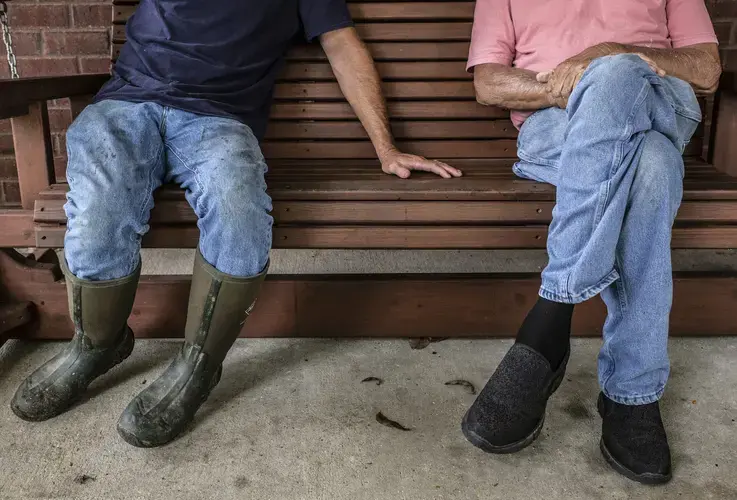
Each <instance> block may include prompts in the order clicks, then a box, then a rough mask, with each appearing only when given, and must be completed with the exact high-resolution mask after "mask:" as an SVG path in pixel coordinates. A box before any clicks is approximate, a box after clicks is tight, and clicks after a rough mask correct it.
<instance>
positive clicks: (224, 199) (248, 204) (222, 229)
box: [199, 182, 273, 276]
mask: <svg viewBox="0 0 737 500" xmlns="http://www.w3.org/2000/svg"><path fill="white" fill-rule="evenodd" d="M206 204H207V214H206V216H205V217H203V218H201V219H200V222H199V226H200V236H201V239H200V251H201V252H202V255H203V256H204V257H205V259H206V260H207V261H208V262H210V263H211V264H212V265H213V266H215V267H216V268H217V269H218V270H219V271H221V272H223V273H226V274H230V275H234V276H254V275H256V274H258V273H260V272H261V271H263V269H264V267H265V266H266V262H267V261H268V258H269V250H270V249H271V227H272V224H273V219H272V217H271V215H270V212H271V198H270V197H269V195H268V194H267V193H266V186H265V184H263V185H262V184H260V183H248V182H245V183H241V182H233V183H230V184H228V185H227V186H225V187H223V188H221V189H220V190H218V192H217V194H214V193H213V194H211V195H209V196H208V200H207V202H206Z"/></svg>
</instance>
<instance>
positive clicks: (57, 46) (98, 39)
mask: <svg viewBox="0 0 737 500" xmlns="http://www.w3.org/2000/svg"><path fill="white" fill-rule="evenodd" d="M43 40H44V53H45V54H48V55H52V56H63V55H69V56H72V55H75V56H83V55H84V56H86V55H98V54H99V55H105V54H107V53H108V52H109V50H110V48H109V47H110V41H109V37H108V32H107V31H93V32H81V33H79V32H68V31H64V32H48V31H47V32H45V33H44V35H43Z"/></svg>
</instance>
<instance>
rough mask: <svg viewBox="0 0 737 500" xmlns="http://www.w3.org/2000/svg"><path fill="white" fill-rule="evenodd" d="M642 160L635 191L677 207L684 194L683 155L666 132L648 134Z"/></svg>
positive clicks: (642, 150) (634, 192)
mask: <svg viewBox="0 0 737 500" xmlns="http://www.w3.org/2000/svg"><path fill="white" fill-rule="evenodd" d="M640 147H641V151H640V161H639V164H638V165H637V169H636V170H635V174H634V179H633V186H632V190H633V194H634V195H635V196H637V197H639V198H644V199H647V200H649V201H650V202H651V203H652V204H662V203H663V202H669V203H670V204H671V205H672V206H673V205H674V206H675V207H676V208H677V206H678V205H679V204H680V201H681V195H682V193H683V157H682V156H681V153H680V151H679V150H678V149H677V148H676V146H675V145H674V144H673V143H672V142H671V141H670V140H669V139H668V138H667V137H665V136H664V135H663V134H661V133H659V132H656V131H654V130H650V131H648V132H645V133H644V138H643V142H642V145H641V146H640Z"/></svg>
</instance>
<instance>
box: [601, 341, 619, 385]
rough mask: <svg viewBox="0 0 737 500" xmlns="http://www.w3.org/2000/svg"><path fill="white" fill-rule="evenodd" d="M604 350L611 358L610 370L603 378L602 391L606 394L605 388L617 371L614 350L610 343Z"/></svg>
mask: <svg viewBox="0 0 737 500" xmlns="http://www.w3.org/2000/svg"><path fill="white" fill-rule="evenodd" d="M604 349H605V350H606V354H607V356H608V357H609V370H607V371H606V373H604V375H603V376H602V377H601V389H602V391H604V393H605V394H606V390H605V389H604V388H605V387H606V386H607V384H608V383H609V381H610V380H611V378H612V376H613V375H614V371H615V369H616V361H615V360H614V355H612V349H611V347H610V345H609V343H607V344H606V345H605V346H604Z"/></svg>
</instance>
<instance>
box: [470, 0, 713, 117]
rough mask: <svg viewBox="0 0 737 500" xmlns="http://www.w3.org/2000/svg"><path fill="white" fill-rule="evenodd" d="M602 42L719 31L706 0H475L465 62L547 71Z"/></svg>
mask: <svg viewBox="0 0 737 500" xmlns="http://www.w3.org/2000/svg"><path fill="white" fill-rule="evenodd" d="M602 42H617V43H624V44H628V45H639V46H642V47H652V48H678V47H684V46H687V45H695V44H697V43H717V37H716V35H715V34H714V27H713V26H712V24H711V20H710V19H709V13H708V12H707V10H706V6H705V5H704V0H477V1H476V12H475V14H474V22H473V34H472V35H471V49H470V53H469V55H468V66H467V68H468V69H469V70H471V69H472V68H473V67H474V66H477V65H479V64H485V63H497V64H504V65H508V66H515V67H517V68H523V69H529V70H531V71H536V72H540V71H547V70H551V69H554V68H555V67H556V66H557V65H558V64H559V63H561V62H563V61H565V60H566V59H568V58H569V57H571V56H574V55H576V54H578V53H580V52H581V51H583V50H584V49H587V48H589V47H591V46H593V45H596V44H598V43H602ZM528 115H529V113H521V112H512V121H513V122H514V124H515V125H516V126H517V127H519V126H520V125H521V124H522V122H523V121H524V119H525V118H526V117H527V116H528Z"/></svg>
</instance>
